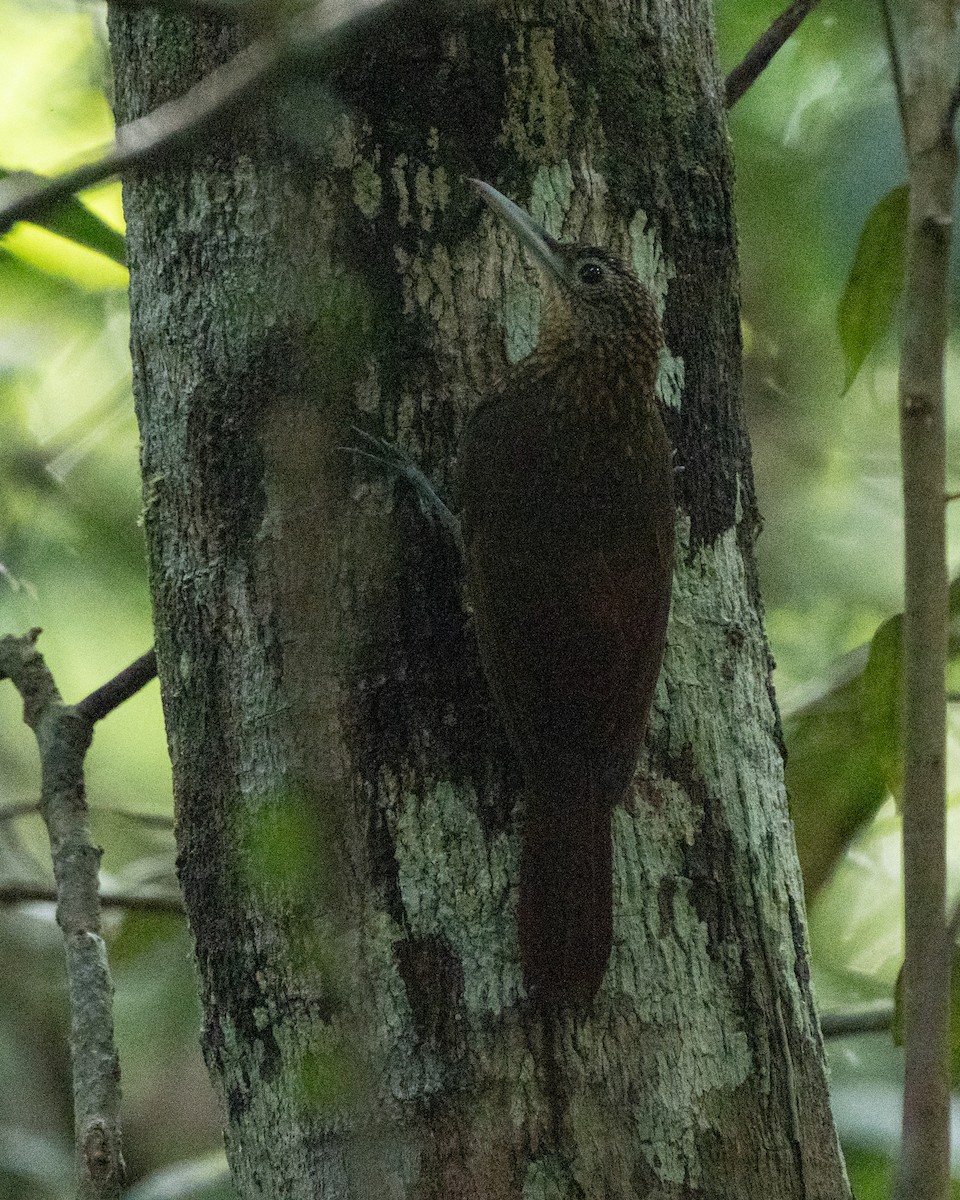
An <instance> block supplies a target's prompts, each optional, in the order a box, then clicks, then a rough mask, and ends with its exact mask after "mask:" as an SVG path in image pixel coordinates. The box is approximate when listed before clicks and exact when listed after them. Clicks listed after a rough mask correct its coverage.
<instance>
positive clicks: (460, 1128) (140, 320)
mask: <svg viewBox="0 0 960 1200" xmlns="http://www.w3.org/2000/svg"><path fill="white" fill-rule="evenodd" d="M709 9H710V6H709V5H708V4H707V3H706V0H686V2H685V3H682V4H672V5H660V4H651V5H639V4H637V5H623V4H619V3H614V2H613V0H588V2H587V3H583V2H581V3H576V4H574V3H573V2H572V0H564V2H560V0H557V2H556V3H553V4H550V5H548V6H547V8H546V10H544V11H545V12H547V11H548V12H549V15H548V16H543V17H542V18H541V19H538V20H536V21H534V20H532V19H531V18H530V17H529V15H528V14H527V13H526V12H525V10H522V9H521V8H520V7H519V6H515V5H513V4H510V3H506V2H504V3H496V4H493V5H485V6H478V7H477V8H476V9H474V8H468V9H465V10H464V11H463V12H460V13H458V14H456V15H455V16H451V15H450V14H449V13H448V14H446V16H444V15H442V14H438V13H437V12H436V10H434V9H432V8H431V7H429V6H423V7H422V8H414V7H407V8H404V9H402V10H396V11H394V12H393V13H392V14H391V15H390V16H389V19H388V20H387V21H385V22H384V23H383V24H382V25H380V26H378V27H376V28H372V29H368V30H367V31H366V32H362V33H357V34H356V35H355V36H353V37H352V38H351V39H350V41H349V43H348V44H346V45H344V46H342V47H341V48H340V50H339V51H338V53H337V55H336V56H335V59H334V61H333V73H334V83H335V87H336V92H337V95H338V97H339V101H338V103H337V104H334V103H332V102H330V101H329V100H327V101H324V100H322V98H321V96H320V93H319V91H318V89H317V87H316V85H315V84H314V83H312V82H311V81H310V79H309V78H308V77H306V76H305V75H303V74H298V75H297V77H296V79H291V80H289V81H288V83H289V87H288V89H287V90H286V92H285V93H278V94H277V95H276V96H275V98H274V103H273V106H272V108H271V109H270V111H269V112H266V113H263V114H261V116H260V117H258V118H257V119H254V118H252V117H251V118H250V119H248V120H246V121H245V122H244V123H243V126H242V128H240V129H238V130H237V131H235V133H234V134H232V135H231V136H230V137H229V138H227V137H223V138H221V139H220V140H219V142H218V144H217V145H216V146H215V147H214V148H212V149H209V150H206V151H204V152H202V153H201V152H198V153H195V154H194V155H193V156H192V158H191V159H190V160H189V162H186V163H177V164H171V165H170V166H169V167H167V168H165V169H164V170H163V171H159V172H156V173H151V174H149V175H144V176H142V177H139V178H137V179H134V180H130V181H128V182H127V183H126V185H125V205H126V212H127V221H128V244H129V259H130V264H131V281H132V288H131V290H132V302H133V334H132V341H133V361H134V377H135V389H136V395H137V402H138V411H139V418H140V425H141V431H142V439H143V477H144V490H145V528H146V533H147V541H148V549H149V560H150V569H151V579H152V587H153V595H154V604H155V616H156V626H157V649H158V657H159V668H160V676H161V683H162V689H163V697H164V706H165V712H166V720H167V729H168V734H169V740H170V748H171V755H172V758H173V765H174V778H175V788H176V803H177V814H178V831H179V833H178V836H179V846H180V874H181V880H182V884H183V888H184V893H185V897H186V903H187V907H188V910H189V913H190V919H191V924H192V928H193V932H194V936H195V939H196V949H197V958H198V963H199V968H200V974H201V979H202V988H203V1004H204V1009H205V1014H206V1021H205V1027H204V1031H203V1044H204V1049H205V1053H206V1057H207V1061H208V1064H209V1067H210V1070H211V1074H212V1076H213V1078H214V1081H215V1083H216V1085H217V1087H218V1089H219V1090H220V1092H221V1094H222V1096H223V1099H224V1103H225V1113H226V1118H225V1119H226V1128H227V1141H228V1150H229V1155H230V1161H231V1165H232V1169H233V1172H234V1178H235V1182H236V1187H237V1190H238V1194H239V1195H241V1196H243V1197H254V1196H284V1197H291V1198H296V1197H307V1196H316V1195H322V1196H324V1197H347V1196H349V1197H359V1196H377V1197H381V1196H383V1197H387V1196H390V1197H413V1196H417V1197H424V1198H426V1197H437V1198H439V1197H445V1198H448V1200H457V1198H461V1197H473V1196H477V1197H484V1198H485V1200H497V1198H499V1197H519V1196H520V1195H524V1196H555V1197H581V1196H584V1197H586V1196H589V1197H611V1198H613V1197H617V1198H622V1197H628V1196H629V1197H632V1196H637V1197H663V1198H667V1197H669V1198H671V1200H673V1198H678V1197H686V1196H690V1197H693V1196H696V1197H709V1196H716V1197H720V1196H724V1197H728V1196H734V1195H735V1196H737V1197H738V1198H743V1200H746V1198H748V1197H763V1200H780V1198H781V1197H798V1198H799V1197H810V1196H816V1197H817V1198H818V1200H830V1198H833V1197H844V1196H847V1195H848V1189H847V1185H846V1181H845V1177H844V1171H843V1167H842V1163H841V1160H840V1156H839V1151H838V1148H837V1144H836V1138H835V1135H834V1132H833V1128H832V1124H831V1119H830V1114H829V1108H828V1101H827V1091H826V1084H825V1079H824V1070H823V1061H822V1053H821V1046H820V1041H819V1033H818V1029H817V1024H816V1018H815V1016H814V1012H813V1005H812V1001H811V996H810V991H809V985H808V973H807V962H806V951H805V944H804V924H803V900H802V893H801V885H800V879H799V874H798V871H797V867H796V862H795V856H794V849H793V840H792V833H791V829H790V825H789V821H788V818H787V813H786V805H785V800H784V791H783V777H782V763H781V755H780V746H779V730H778V718H777V712H776V708H775V704H774V701H773V697H772V693H771V689H770V676H769V659H768V653H767V647H766V642H765V639H764V635H763V629H762V623H761V611H760V600H759V596H758V592H757V586H756V576H755V571H754V565H753V556H752V547H753V541H754V538H755V535H756V531H757V514H756V510H755V507H754V499H753V491H752V483H751V476H750V467H749V459H748V448H747V444H746V439H745V435H744V431H743V426H742V417H741V413H740V409H739V404H738V378H739V354H740V345H739V329H738V310H737V297H736V267H735V237H734V228H733V218H732V212H731V172H730V163H729V154H728V146H727V141H726V134H725V127H724V117H723V107H722V87H721V83H720V80H719V78H718V75H717V70H716V65H715V63H714V59H713V47H712V38H711V26H710V11H709ZM111 35H112V44H113V53H114V63H115V73H116V81H117V110H118V118H119V119H120V120H128V119H130V118H132V117H134V116H137V115H139V114H141V113H143V112H144V111H147V110H148V109H149V108H150V107H151V106H153V105H155V104H156V103H157V102H159V101H160V100H163V99H166V98H167V97H169V96H171V95H175V94H178V93H180V92H181V91H182V90H183V89H184V88H185V87H186V86H188V85H189V84H190V83H192V82H194V81H195V80H196V79H197V78H199V77H200V76H201V75H202V74H203V73H204V72H205V71H206V70H208V69H209V68H210V67H211V66H213V65H214V64H215V63H217V62H219V61H221V60H222V58H223V57H224V55H225V53H226V52H227V47H228V43H229V39H228V38H226V37H224V35H223V33H222V31H221V30H220V29H219V28H218V27H216V26H215V25H214V24H213V23H203V22H199V21H195V22H188V21H187V20H186V19H184V18H178V17H173V16H158V15H151V14H148V13H144V12H136V13H132V12H126V11H120V12H115V13H114V14H113V16H112V18H111ZM311 97H312V100H311ZM463 175H475V176H480V177H481V178H484V179H487V180H489V181H491V182H492V183H494V184H495V185H496V186H497V187H499V188H500V189H501V190H503V191H504V192H506V193H507V194H508V195H510V196H512V197H513V198H515V199H516V200H517V201H518V202H520V203H521V204H523V205H524V206H526V207H528V208H529V210H530V211H531V212H532V213H533V215H534V216H535V217H536V218H537V219H539V220H541V221H543V222H544V223H545V224H546V225H547V227H548V228H549V229H550V230H551V231H552V232H554V233H556V234H560V235H562V236H563V237H565V238H571V239H576V238H581V237H589V238H591V239H592V240H595V241H598V242H601V243H603V244H608V245H610V246H612V247H613V248H615V249H617V250H620V251H621V252H623V253H624V254H625V255H627V256H629V257H631V258H632V260H633V262H634V264H635V265H636V266H637V268H638V270H639V271H640V273H641V275H642V276H643V277H644V278H645V279H647V280H648V281H649V282H650V283H651V284H652V286H653V287H654V288H655V290H656V291H657V293H658V295H660V296H661V297H662V298H663V300H664V303H665V327H666V339H667V344H668V346H669V347H670V351H671V352H672V353H671V354H670V355H668V356H667V358H666V360H665V361H664V362H663V364H662V367H661V378H660V383H661V391H662V395H663V399H664V402H665V404H666V405H667V406H668V418H669V427H670V431H671V435H672V439H673V441H674V445H675V446H676V459H677V467H678V476H677V480H678V498H679V504H680V509H681V516H680V520H679V522H678V528H677V535H676V536H677V563H678V565H677V574H676V581H675V590H674V600H673V609H672V614H671V622H670V629H669V635H668V650H667V656H666V662H665V668H664V672H663V676H662V678H661V682H660V686H659V690H658V694H657V699H656V703H655V710H654V713H653V716H652V719H651V729H650V733H649V735H648V753H647V754H645V756H644V759H643V761H642V763H641V768H640V771H639V774H638V781H637V786H636V789H635V794H634V795H633V797H632V801H631V804H630V805H629V806H627V807H624V808H623V809H622V810H619V811H617V813H616V814H615V818H614V836H615V885H614V890H615V914H614V921H615V945H614V950H613V955H612V957H611V961H610V966H609V970H608V973H607V976H606V979H605V981H604V984H603V986H602V988H601V991H600V994H599V996H598V997H597V1001H596V1004H595V1011H594V1013H593V1014H592V1015H591V1016H590V1017H588V1018H584V1019H579V1020H576V1021H567V1022H564V1023H561V1024H559V1025H558V1026H557V1027H556V1028H553V1029H545V1028H544V1027H543V1026H542V1025H541V1023H540V1022H539V1021H538V1020H537V1018H536V1017H535V1015H534V1014H533V1013H532V1012H531V1011H530V1009H529V1007H528V1005H527V1003H526V1001H525V998H524V996H523V994H522V988H521V982H520V970H519V964H518V961H517V940H516V928H515V904H516V860H517V846H516V831H517V828H518V820H517V806H518V804H519V802H520V794H519V778H518V775H517V771H516V768H515V766H513V765H512V761H511V759H510V755H509V752H508V750H507V748H506V745H505V742H504V739H503V736H502V734H501V733H500V731H499V730H498V728H497V725H496V720H495V717H494V714H493V712H492V709H491V705H490V701H489V699H488V696H487V693H486V689H485V686H484V684H483V681H482V678H481V675H480V671H479V667H478V663H477V658H476V652H475V648H474V644H473V639H472V633H471V630H470V625H469V619H468V617H467V616H465V614H464V610H463V607H462V604H461V597H460V591H459V578H460V576H459V566H458V563H457V559H456V554H455V552H454V550H453V548H452V546H451V545H450V544H448V542H447V540H446V539H445V536H444V535H443V533H442V532H441V531H439V530H438V529H435V528H433V527H431V526H429V525H428V524H427V523H426V522H425V521H424V520H423V518H422V517H421V516H420V514H419V511H418V509H417V507H416V504H415V503H414V502H413V501H412V500H411V499H410V498H409V497H408V496H407V495H406V494H405V493H404V491H403V489H402V488H394V487H393V485H392V484H391V483H390V481H388V480H384V479H382V478H379V477H378V476H377V475H376V472H373V473H371V472H370V471H369V470H368V469H367V468H366V467H365V466H364V465H363V464H362V463H360V462H358V461H357V460H355V459H354V458H352V457H351V456H349V455H346V454H344V453H342V452H340V451H339V449H338V447H340V446H341V445H342V444H343V443H344V442H347V441H349V440H350V438H351V434H350V426H351V423H353V422H357V421H359V422H361V423H364V422H366V423H368V424H369V426H370V427H371V428H374V429H383V430H385V431H386V433H387V435H388V436H390V437H392V438H393V437H395V438H398V439H399V440H400V441H401V442H402V443H403V444H404V445H406V446H407V447H408V448H410V449H411V450H412V451H413V452H414V453H415V455H416V456H417V457H418V458H419V459H420V461H421V462H422V463H423V464H424V465H425V467H426V468H427V469H428V470H430V471H431V472H432V473H433V475H434V477H435V478H436V479H437V481H438V483H439V484H440V486H441V487H443V486H445V485H446V484H447V483H448V482H449V468H450V463H451V460H452V457H453V454H454V452H455V447H456V444H457V437H458V433H459V430H460V428H461V427H462V424H463V421H464V419H465V417H466V415H467V413H468V412H469V410H470V408H471V406H472V405H473V404H474V403H475V402H476V400H477V398H478V396H479V395H480V394H481V393H482V392H483V391H485V390H486V388H487V386H488V385H489V383H490V381H491V379H492V377H493V374H494V372H495V370H496V369H497V368H498V366H500V365H501V364H502V363H503V360H504V354H505V353H506V354H507V355H508V356H510V357H513V358H515V357H518V356H520V355H521V354H523V353H525V352H526V350H527V349H529V347H530V346H531V345H532V344H533V342H534V341H535V337H536V327H537V318H538V309H539V299H540V293H539V290H538V287H537V284H536V280H535V277H534V274H533V272H532V270H531V269H530V268H529V266H528V265H527V264H526V263H525V262H524V260H523V258H522V255H521V252H520V250H519V247H518V245H517V244H516V240H515V239H514V238H513V237H512V236H511V235H510V234H509V233H508V232H507V231H505V230H504V229H503V228H502V227H500V226H497V225H496V224H494V223H492V222H491V219H490V218H489V216H488V215H485V214H484V212H483V211H482V206H481V204H480V202H479V200H478V199H477V198H476V197H475V195H474V194H473V193H472V192H471V191H470V190H469V189H468V188H467V187H466V186H465V185H464V183H463V180H462V176H463ZM394 494H395V495H396V500H395V501H394V500H393V499H392V496H393V495H394ZM551 1062H552V1063H553V1066H551V1065H550V1064H551Z"/></svg>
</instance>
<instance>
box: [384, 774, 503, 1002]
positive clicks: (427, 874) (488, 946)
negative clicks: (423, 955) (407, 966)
mask: <svg viewBox="0 0 960 1200" xmlns="http://www.w3.org/2000/svg"><path fill="white" fill-rule="evenodd" d="M471 800H472V795H471V794H470V793H464V791H463V790H462V789H460V790H458V789H457V788H454V787H453V785H452V784H450V783H447V782H445V781H440V782H438V783H436V784H434V785H433V787H431V788H429V789H428V790H426V791H425V792H424V793H423V795H420V796H417V795H411V794H406V795H404V796H403V798H402V801H401V804H400V813H399V817H398V820H397V828H396V855H397V866H398V873H399V885H400V894H401V897H402V900H403V905H404V910H405V912H406V915H407V919H408V921H409V924H410V929H411V932H412V933H413V934H414V936H417V937H429V936H434V937H441V938H443V939H444V940H445V941H446V942H447V943H448V944H449V945H450V946H451V947H452V949H453V952H454V953H455V954H456V956H457V958H458V959H459V961H460V963H461V965H462V968H463V979H464V1003H465V1006H466V1008H467V1010H468V1011H499V1010H500V1009H501V1008H502V1007H503V1006H504V1005H505V1004H506V1003H508V1002H513V1001H515V999H516V994H517V992H518V991H519V988H520V980H519V973H518V972H517V970H516V967H515V966H514V965H513V964H515V962H516V958H517V954H516V923H515V919H514V915H513V913H514V907H515V905H514V902H513V897H512V896H511V889H510V880H511V879H512V878H514V877H515V872H514V867H513V856H514V846H513V844H512V842H511V841H510V840H509V839H507V838H506V837H503V836H500V837H495V838H493V839H492V840H491V838H490V837H489V835H488V834H487V833H486V832H485V830H484V829H483V826H482V825H481V824H480V821H479V820H478V818H477V813H476V809H475V806H474V804H473V803H471Z"/></svg>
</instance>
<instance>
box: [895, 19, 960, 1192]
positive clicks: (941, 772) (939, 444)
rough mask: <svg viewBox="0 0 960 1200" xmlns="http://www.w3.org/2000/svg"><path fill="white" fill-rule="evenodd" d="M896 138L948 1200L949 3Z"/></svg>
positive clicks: (921, 771) (913, 853) (927, 1014)
mask: <svg viewBox="0 0 960 1200" xmlns="http://www.w3.org/2000/svg"><path fill="white" fill-rule="evenodd" d="M911 9H912V11H911V14H910V16H911V19H910V30H909V42H910V45H909V50H908V55H907V78H906V88H905V93H906V94H905V122H906V128H905V129H904V138H905V141H906V145H907V154H908V159H909V169H910V210H909V219H908V229H907V247H906V274H905V279H904V289H903V301H904V316H903V334H902V340H901V354H900V438H901V455H902V461H903V496H904V539H905V558H906V561H905V571H906V576H905V603H904V621H903V641H904V645H903V651H904V718H903V719H904V798H903V854H904V889H905V909H906V960H905V965H904V1043H905V1047H906V1050H905V1056H906V1063H905V1066H906V1077H905V1083H904V1105H903V1147H902V1155H901V1163H900V1170H899V1175H898V1181H897V1195H898V1197H900V1200H913V1198H914V1197H919V1196H922V1197H924V1200H943V1198H945V1197H946V1195H947V1188H948V1184H949V1151H950V1138H949V1124H948V1122H949V1091H948V1070H947V1033H948V1020H949V980H950V967H949V956H948V955H944V954H943V953H942V948H943V945H944V937H945V928H946V922H945V911H944V907H945V877H946V842H945V789H946V780H945V722H946V695H945V683H944V676H945V671H946V657H947V620H948V611H947V574H946V541H945V521H944V503H943V497H944V494H945V492H946V487H945V431H944V425H945V423H944V399H943V391H944V379H943V377H944V350H945V345H946V337H947V316H948V312H947V273H948V265H949V256H950V226H951V215H952V212H953V190H954V179H955V174H956V147H955V145H954V141H953V135H952V131H951V128H950V122H949V120H948V114H949V112H950V106H951V102H952V101H951V97H952V89H953V84H954V76H955V72H956V65H955V61H954V23H953V5H952V3H950V2H949V0H913V3H912V5H911Z"/></svg>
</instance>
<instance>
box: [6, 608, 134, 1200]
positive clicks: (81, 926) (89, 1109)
mask: <svg viewBox="0 0 960 1200" xmlns="http://www.w3.org/2000/svg"><path fill="white" fill-rule="evenodd" d="M39 633H40V631H39V629H33V630H31V631H30V633H28V634H27V635H26V636H25V637H22V638H16V637H10V636H7V637H4V638H0V679H9V680H10V681H11V682H12V683H13V685H14V687H15V688H16V689H17V691H18V692H19V693H20V695H21V697H22V699H23V718H24V720H25V721H26V723H27V725H29V726H30V728H31V729H32V730H33V732H34V735H35V737H36V739H37V747H38V749H39V751H40V763H41V768H42V782H41V788H40V813H41V815H42V817H43V820H44V823H45V824H46V826H47V833H48V835H49V838H50V854H51V857H52V859H53V873H54V879H55V880H56V901H57V924H58V925H59V926H60V929H61V932H62V933H63V944H64V950H65V953H66V967H67V986H68V991H69V996H70V1049H71V1059H72V1065H73V1103H74V1120H75V1136H76V1171H77V1196H78V1198H79V1200H119V1197H120V1191H121V1188H122V1186H123V1173H124V1167H123V1153H122V1150H121V1137H120V1062H119V1059H118V1057H117V1048H116V1043H115V1041H114V1036H113V984H112V982H111V979H110V968H109V966H108V964H107V953H106V947H105V945H104V941H103V937H102V935H101V929H100V897H99V887H98V884H99V880H98V873H99V865H100V854H101V851H100V850H99V848H98V847H97V846H95V845H94V844H93V842H92V840H91V838H90V830H89V829H88V827H87V803H86V797H85V795H84V786H83V760H84V756H85V755H86V752H87V749H88V748H89V746H90V742H91V739H92V737H93V722H92V721H90V720H89V719H88V718H86V717H84V716H83V714H82V713H80V712H78V710H77V709H76V708H74V707H71V706H69V705H65V704H64V703H63V701H62V699H61V697H60V693H59V691H58V690H57V687H56V684H55V683H54V681H53V676H52V675H51V674H50V672H49V670H48V669H47V665H46V663H45V662H44V661H43V658H42V657H41V656H40V655H39V654H38V653H37V649H36V641H37V637H38V636H39Z"/></svg>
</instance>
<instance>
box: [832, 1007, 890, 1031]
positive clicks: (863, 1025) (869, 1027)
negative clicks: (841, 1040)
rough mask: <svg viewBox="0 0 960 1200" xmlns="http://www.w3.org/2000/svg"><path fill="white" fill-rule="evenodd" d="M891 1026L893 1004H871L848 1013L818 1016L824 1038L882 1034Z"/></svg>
mask: <svg viewBox="0 0 960 1200" xmlns="http://www.w3.org/2000/svg"><path fill="white" fill-rule="evenodd" d="M892 1024H893V1002H892V1001H886V1002H884V1003H883V1004H872V1005H871V1006H870V1007H869V1008H857V1009H852V1010H851V1011H849V1012H824V1013H821V1014H820V1032H821V1033H822V1034H823V1036H824V1037H825V1038H834V1037H852V1036H854V1035H856V1034H858V1033H883V1032H884V1031H886V1030H888V1029H889V1028H890V1027H891V1025H892Z"/></svg>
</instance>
